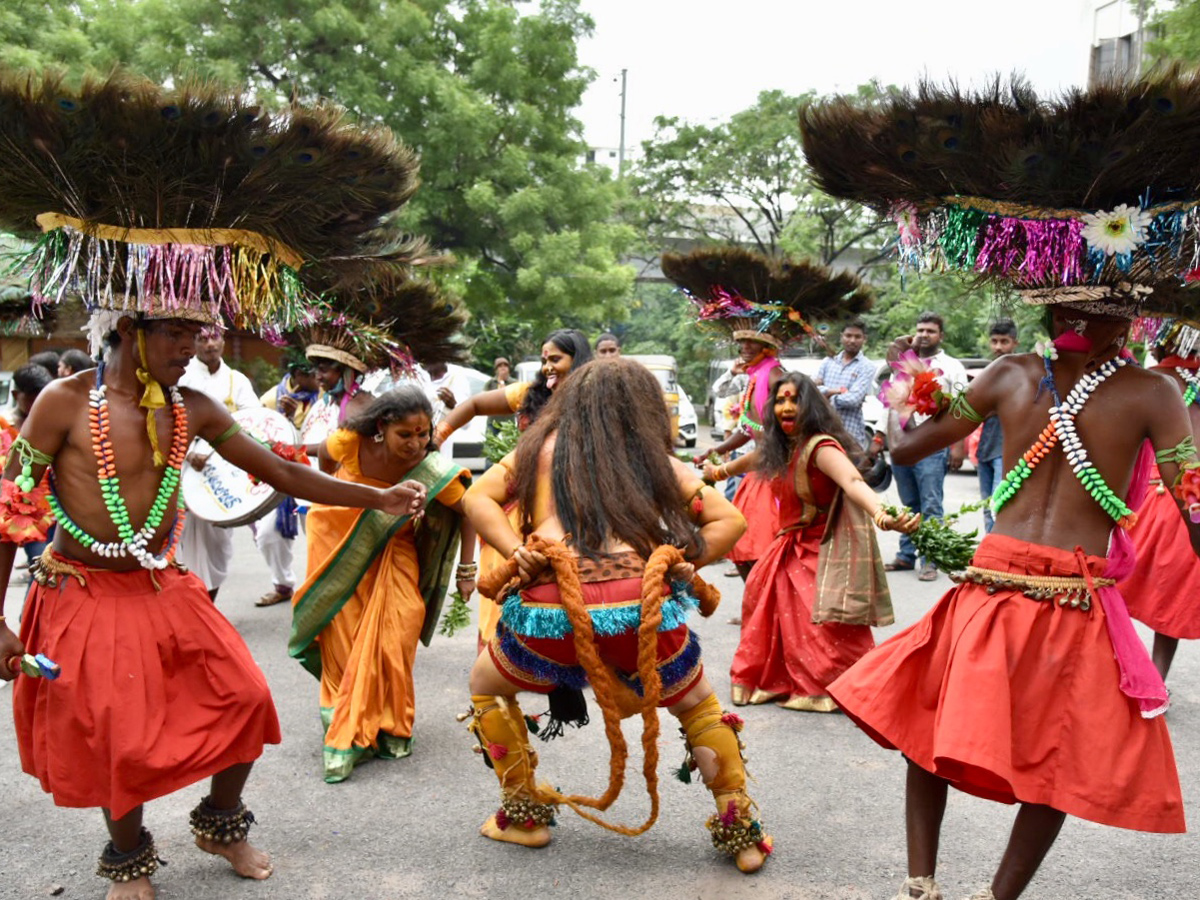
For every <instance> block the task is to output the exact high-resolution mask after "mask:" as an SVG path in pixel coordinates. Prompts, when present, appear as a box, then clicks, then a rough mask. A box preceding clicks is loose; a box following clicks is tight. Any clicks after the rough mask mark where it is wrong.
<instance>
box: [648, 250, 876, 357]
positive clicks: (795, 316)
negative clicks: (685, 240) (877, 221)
mask: <svg viewBox="0 0 1200 900" xmlns="http://www.w3.org/2000/svg"><path fill="white" fill-rule="evenodd" d="M662 271H663V274H664V275H666V276H667V278H669V279H670V280H671V281H673V282H675V284H677V285H679V287H680V288H681V289H682V290H683V292H684V294H685V295H686V296H687V297H688V298H689V299H690V300H691V301H692V304H693V308H694V312H695V313H696V318H697V320H698V321H699V323H700V324H701V326H703V327H706V328H709V329H712V330H714V331H716V332H718V333H719V334H721V335H722V336H723V337H726V338H729V339H732V340H744V339H750V340H757V341H761V342H762V343H764V344H768V345H770V346H772V347H774V348H776V349H777V350H778V349H782V348H783V347H784V346H786V345H787V344H789V343H791V342H793V341H795V340H797V339H799V338H801V337H803V336H804V335H806V334H807V335H812V334H813V333H814V331H813V326H812V324H811V323H812V322H814V321H818V320H830V319H837V318H840V317H843V316H846V315H851V314H855V313H860V312H863V311H864V310H867V309H869V308H870V306H871V302H872V297H871V293H870V291H869V290H868V289H867V288H865V287H864V286H863V285H862V284H861V283H860V282H859V280H858V278H856V277H855V276H854V275H852V274H850V273H848V272H837V273H835V272H831V271H830V270H829V269H827V268H825V267H824V266H818V265H814V264H812V263H809V262H804V261H800V262H792V261H790V260H774V259H769V258H768V257H766V256H763V255H762V254H759V253H753V252H751V251H749V250H743V249H741V248H739V247H703V248H700V249H697V250H693V251H691V252H690V253H686V254H678V253H664V254H663V255H662Z"/></svg>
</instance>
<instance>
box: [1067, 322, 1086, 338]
mask: <svg viewBox="0 0 1200 900" xmlns="http://www.w3.org/2000/svg"><path fill="white" fill-rule="evenodd" d="M1067 324H1068V325H1070V326H1071V327H1072V328H1074V329H1075V333H1076V334H1078V335H1081V336H1082V334H1083V333H1084V332H1085V331H1087V327H1088V323H1087V319H1067Z"/></svg>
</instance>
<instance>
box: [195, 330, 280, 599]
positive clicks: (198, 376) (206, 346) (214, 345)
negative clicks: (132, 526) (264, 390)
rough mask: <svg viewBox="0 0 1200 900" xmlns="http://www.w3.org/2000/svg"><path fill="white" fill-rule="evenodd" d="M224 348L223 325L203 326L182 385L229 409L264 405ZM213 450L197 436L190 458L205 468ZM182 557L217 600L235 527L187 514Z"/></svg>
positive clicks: (228, 563) (231, 558) (230, 550)
mask: <svg viewBox="0 0 1200 900" xmlns="http://www.w3.org/2000/svg"><path fill="white" fill-rule="evenodd" d="M224 351H225V335H224V333H223V332H222V331H221V329H220V328H217V327H215V326H210V327H207V328H205V329H203V330H202V331H201V332H200V334H199V335H197V337H196V355H195V356H193V357H192V359H191V361H190V362H188V367H187V371H186V372H185V373H184V375H183V377H182V378H180V379H179V384H180V386H181V387H189V388H192V389H193V390H197V391H200V392H201V393H205V394H208V396H210V397H212V398H213V399H214V400H216V401H217V402H218V403H222V404H224V405H225V408H226V409H227V410H229V411H230V412H236V411H237V410H239V409H248V408H250V407H255V406H261V405H262V404H261V403H259V402H258V395H257V394H256V393H254V386H253V385H251V384H250V379H249V378H247V377H246V376H245V375H243V374H242V373H241V372H236V371H234V370H233V369H231V368H230V367H229V366H228V365H227V364H226V363H225V361H224V360H223V359H221V354H222V353H223V352H224ZM211 454H212V448H211V447H210V446H209V445H208V444H207V443H206V442H205V441H203V440H201V439H200V438H197V439H196V441H195V443H194V444H193V445H192V448H191V451H190V452H189V453H188V462H189V463H191V465H192V466H194V467H195V468H197V469H203V468H204V464H205V462H207V461H208V457H209V456H210V455H211ZM179 561H180V562H181V563H183V565H185V566H187V567H188V568H189V569H190V570H191V571H193V572H195V573H196V575H198V576H199V577H200V579H201V580H202V581H203V582H204V586H205V587H206V588H208V596H209V597H211V598H212V599H213V600H216V599H217V591H218V590H219V589H220V587H221V584H222V583H223V582H224V581H225V577H226V576H227V575H228V574H229V566H230V563H231V562H232V561H233V529H232V528H218V527H217V526H216V525H213V524H211V523H209V522H206V521H204V520H203V519H201V518H200V517H199V516H188V517H187V519H186V520H185V521H184V526H183V536H182V537H181V538H180V542H179Z"/></svg>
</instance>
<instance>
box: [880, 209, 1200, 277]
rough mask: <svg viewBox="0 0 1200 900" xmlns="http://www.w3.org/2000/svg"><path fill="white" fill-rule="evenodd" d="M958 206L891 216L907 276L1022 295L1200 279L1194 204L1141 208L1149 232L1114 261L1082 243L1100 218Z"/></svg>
mask: <svg viewBox="0 0 1200 900" xmlns="http://www.w3.org/2000/svg"><path fill="white" fill-rule="evenodd" d="M955 200H956V201H957V202H948V203H947V205H945V206H941V207H938V208H937V209H934V210H932V211H929V212H926V213H923V214H918V213H917V211H916V210H915V209H914V208H913V207H912V206H911V204H901V205H897V206H896V207H894V208H893V210H892V218H894V219H895V220H896V222H897V225H898V227H899V231H900V235H899V242H898V244H899V246H898V253H899V256H900V263H901V266H902V267H903V268H907V269H910V270H916V271H921V270H941V269H958V270H963V271H968V272H974V273H976V274H979V275H984V276H987V277H991V278H1003V279H1005V280H1009V281H1012V282H1013V283H1015V284H1016V285H1017V286H1018V287H1056V286H1059V285H1063V286H1071V285H1091V284H1103V283H1106V282H1111V281H1117V280H1122V279H1128V278H1129V276H1130V273H1133V274H1134V275H1136V276H1137V277H1136V280H1137V281H1139V282H1141V283H1153V282H1154V281H1166V280H1169V279H1171V278H1178V279H1181V280H1185V281H1192V280H1196V279H1197V278H1200V207H1198V206H1196V205H1194V204H1193V205H1190V206H1185V207H1182V208H1181V207H1180V206H1178V205H1177V204H1167V205H1164V206H1159V207H1152V206H1151V207H1143V208H1142V210H1141V213H1142V214H1143V215H1144V217H1145V218H1146V219H1148V224H1147V225H1146V226H1145V228H1144V232H1142V233H1139V234H1138V236H1137V238H1136V239H1133V240H1131V241H1130V243H1129V247H1128V249H1127V250H1126V252H1113V253H1108V252H1106V251H1105V250H1104V249H1103V248H1102V247H1099V246H1092V245H1090V244H1089V243H1088V240H1087V239H1086V237H1085V236H1084V230H1085V220H1084V216H1093V217H1094V216H1095V215H1096V214H1092V213H1088V212H1085V211H1082V210H1080V211H1068V210H1054V211H1045V210H1033V209H1030V211H1029V213H1028V214H1025V215H1007V214H1001V213H998V212H991V211H988V210H986V209H980V208H978V207H976V206H973V205H972V204H971V202H970V198H955ZM983 205H987V204H986V202H984V204H983ZM1048 213H1054V215H1051V214H1048Z"/></svg>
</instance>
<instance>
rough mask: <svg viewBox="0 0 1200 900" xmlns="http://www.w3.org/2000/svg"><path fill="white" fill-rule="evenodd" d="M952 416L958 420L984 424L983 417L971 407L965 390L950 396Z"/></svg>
mask: <svg viewBox="0 0 1200 900" xmlns="http://www.w3.org/2000/svg"><path fill="white" fill-rule="evenodd" d="M950 415H952V416H954V418H956V419H967V420H968V421H971V422H975V423H976V424H979V423H981V422H983V416H981V415H980V414H979V413H977V412H975V407H973V406H971V403H970V401H969V400H967V392H966V390H965V389H962V390H957V391H955V392H954V393H953V394H951V395H950Z"/></svg>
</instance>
